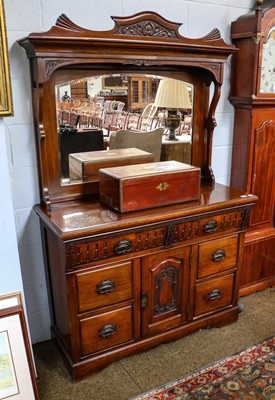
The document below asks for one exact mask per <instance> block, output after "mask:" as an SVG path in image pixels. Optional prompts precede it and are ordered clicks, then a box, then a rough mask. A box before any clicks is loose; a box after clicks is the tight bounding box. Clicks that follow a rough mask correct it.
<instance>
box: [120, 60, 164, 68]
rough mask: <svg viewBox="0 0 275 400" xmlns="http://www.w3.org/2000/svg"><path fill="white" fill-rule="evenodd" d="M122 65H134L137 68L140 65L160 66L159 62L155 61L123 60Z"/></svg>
mask: <svg viewBox="0 0 275 400" xmlns="http://www.w3.org/2000/svg"><path fill="white" fill-rule="evenodd" d="M123 64H124V65H127V64H130V65H136V66H137V67H141V66H142V65H144V66H146V67H150V66H151V65H161V62H159V61H155V60H153V61H152V60H125V61H123Z"/></svg>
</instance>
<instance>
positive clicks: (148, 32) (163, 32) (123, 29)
mask: <svg viewBox="0 0 275 400" xmlns="http://www.w3.org/2000/svg"><path fill="white" fill-rule="evenodd" d="M116 33H117V34H119V35H128V36H150V37H160V38H169V39H177V38H178V37H177V34H176V32H175V31H173V30H172V29H168V28H166V27H164V26H162V25H160V24H159V23H157V22H155V21H152V20H145V21H141V22H138V23H136V24H132V25H127V26H120V27H119V29H118V31H117V32H116Z"/></svg>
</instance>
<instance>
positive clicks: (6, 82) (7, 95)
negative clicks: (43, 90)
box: [0, 0, 13, 116]
mask: <svg viewBox="0 0 275 400" xmlns="http://www.w3.org/2000/svg"><path fill="white" fill-rule="evenodd" d="M1 115H2V116H9V115H13V104H12V92H11V79H10V67H9V57H8V46H7V34H6V23H5V13H4V0H0V116H1Z"/></svg>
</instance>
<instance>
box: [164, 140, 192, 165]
mask: <svg viewBox="0 0 275 400" xmlns="http://www.w3.org/2000/svg"><path fill="white" fill-rule="evenodd" d="M177 138H178V140H167V139H166V138H165V137H163V139H162V145H161V156H160V161H169V160H175V161H179V162H183V163H186V164H190V163H191V135H182V136H178V137H177Z"/></svg>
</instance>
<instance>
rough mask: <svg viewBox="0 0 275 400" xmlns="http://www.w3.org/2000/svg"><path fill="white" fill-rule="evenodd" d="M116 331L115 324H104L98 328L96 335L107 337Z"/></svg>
mask: <svg viewBox="0 0 275 400" xmlns="http://www.w3.org/2000/svg"><path fill="white" fill-rule="evenodd" d="M116 332H117V325H113V324H105V325H103V326H102V327H101V328H100V329H99V330H98V336H100V337H102V338H107V337H110V336H112V335H114V334H115V333H116Z"/></svg>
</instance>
